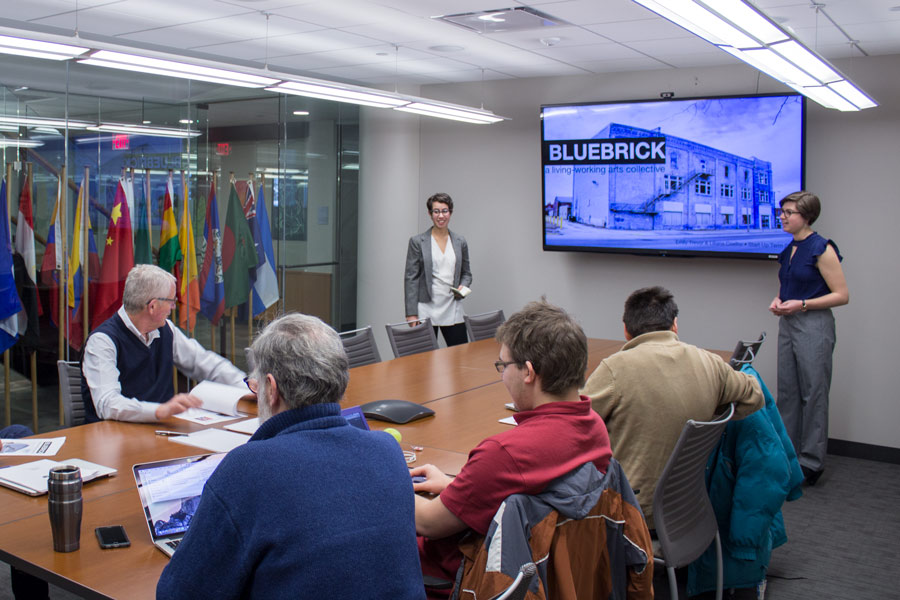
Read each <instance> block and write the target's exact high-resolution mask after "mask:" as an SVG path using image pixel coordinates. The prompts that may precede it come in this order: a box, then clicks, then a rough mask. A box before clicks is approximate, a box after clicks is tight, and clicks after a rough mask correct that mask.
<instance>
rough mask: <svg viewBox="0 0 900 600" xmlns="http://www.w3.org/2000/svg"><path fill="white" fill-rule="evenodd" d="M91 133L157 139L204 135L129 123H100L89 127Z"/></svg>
mask: <svg viewBox="0 0 900 600" xmlns="http://www.w3.org/2000/svg"><path fill="white" fill-rule="evenodd" d="M88 130H89V131H102V132H109V133H127V134H130V135H154V136H157V137H172V138H195V137H199V136H201V135H203V132H202V131H196V130H193V129H175V128H169V127H145V126H143V125H129V124H127V123H100V124H99V125H92V126H91V127H88Z"/></svg>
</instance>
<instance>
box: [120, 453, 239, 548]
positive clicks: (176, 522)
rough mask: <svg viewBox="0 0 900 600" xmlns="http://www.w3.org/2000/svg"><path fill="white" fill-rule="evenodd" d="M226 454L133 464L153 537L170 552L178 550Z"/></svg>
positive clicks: (155, 543) (158, 545)
mask: <svg viewBox="0 0 900 600" xmlns="http://www.w3.org/2000/svg"><path fill="white" fill-rule="evenodd" d="M223 458H225V453H221V454H205V455H202V456H187V457H183V458H173V459H169V460H160V461H156V462H150V463H142V464H138V465H134V466H133V467H132V471H133V472H134V481H135V483H137V488H138V494H140V497H141V504H143V506H144V518H145V519H146V520H147V526H148V527H149V528H150V537H151V538H152V539H153V544H154V545H155V546H156V547H157V548H159V549H160V550H161V551H162V552H163V553H164V554H165V555H166V556H169V557H171V556H172V554H174V553H175V549H176V548H177V547H178V544H179V543H181V539H182V538H183V537H184V534H185V533H187V530H188V527H190V525H191V519H192V518H193V516H194V511H196V510H197V505H198V504H199V503H200V494H201V493H202V492H203V486H204V485H205V484H206V480H207V479H209V476H210V475H212V473H213V471H215V470H216V467H217V466H218V465H219V463H220V462H221V461H222V459H223Z"/></svg>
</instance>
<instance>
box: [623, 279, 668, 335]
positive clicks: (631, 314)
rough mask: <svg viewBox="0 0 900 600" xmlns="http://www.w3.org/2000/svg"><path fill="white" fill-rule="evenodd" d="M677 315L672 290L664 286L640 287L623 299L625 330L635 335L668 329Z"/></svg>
mask: <svg viewBox="0 0 900 600" xmlns="http://www.w3.org/2000/svg"><path fill="white" fill-rule="evenodd" d="M677 316H678V305H677V304H675V297H674V296H673V295H672V292H670V291H669V290H667V289H666V288H664V287H660V286H658V285H657V286H654V287H646V288H641V289H639V290H637V291H635V292H632V294H631V295H630V296H628V300H626V301H625V314H624V315H622V321H624V322H625V331H627V332H628V334H629V335H630V336H631V337H637V336H639V335H643V334H645V333H650V332H651V331H669V330H670V329H672V326H673V325H674V324H675V317H677Z"/></svg>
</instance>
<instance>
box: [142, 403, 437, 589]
mask: <svg viewBox="0 0 900 600" xmlns="http://www.w3.org/2000/svg"><path fill="white" fill-rule="evenodd" d="M156 596H157V598H159V599H169V598H187V599H190V600H197V599H198V598H216V599H219V600H221V599H227V598H254V599H265V598H333V599H340V598H346V599H348V600H349V599H357V598H391V599H397V600H403V599H406V598H410V599H411V598H416V599H422V598H424V597H425V593H424V587H423V585H422V574H421V568H420V565H419V554H418V549H417V546H416V532H415V517H414V499H413V490H412V482H411V479H410V476H409V471H408V469H407V467H406V462H405V461H404V459H403V455H402V452H401V451H400V447H399V445H398V444H397V443H396V442H395V441H394V439H393V438H392V437H391V436H389V435H387V434H385V433H383V432H375V431H364V430H361V429H357V428H356V427H353V426H351V425H349V424H348V423H347V421H346V420H345V419H344V418H343V417H342V416H340V406H339V405H338V404H317V405H313V406H307V407H305V408H302V409H295V410H289V411H286V412H283V413H279V414H277V415H275V416H273V417H272V418H271V419H269V420H268V421H266V422H265V423H263V425H262V426H261V427H260V428H259V430H257V432H256V434H255V435H254V436H253V437H252V438H251V439H250V441H249V442H248V443H247V444H245V445H243V446H241V447H239V448H236V449H234V450H232V451H231V452H230V453H229V454H228V456H226V457H225V459H224V460H223V461H222V463H221V464H220V465H219V467H218V468H217V469H216V471H215V472H214V473H213V475H212V477H210V479H209V481H207V483H206V487H205V488H204V489H203V495H202V496H201V500H200V505H199V507H198V508H197V512H196V514H195V515H194V519H193V521H192V522H191V528H190V530H189V531H188V533H187V535H186V536H185V538H184V541H183V542H182V543H181V545H180V546H179V547H178V550H177V551H176V552H175V556H174V557H173V558H172V560H171V561H170V562H169V564H168V566H167V567H166V569H165V570H164V571H163V574H162V576H161V577H160V580H159V584H158V586H157V588H156Z"/></svg>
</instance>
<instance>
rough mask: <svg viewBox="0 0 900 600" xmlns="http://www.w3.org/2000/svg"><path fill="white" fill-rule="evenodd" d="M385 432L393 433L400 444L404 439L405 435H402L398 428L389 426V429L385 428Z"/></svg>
mask: <svg viewBox="0 0 900 600" xmlns="http://www.w3.org/2000/svg"><path fill="white" fill-rule="evenodd" d="M384 432H385V433H389V434H391V435H392V436H394V439H395V440H397V443H398V444H399V443H400V441H401V440H402V439H403V436H402V435H400V432H399V431H397V430H396V429H394V428H393V427H388V428H387V429H385V430H384Z"/></svg>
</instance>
